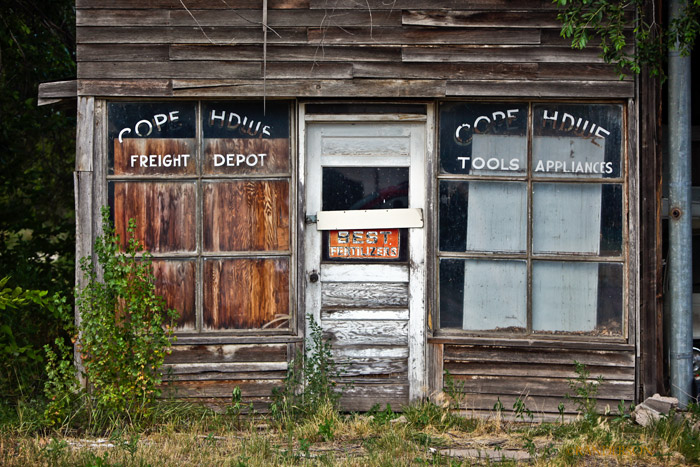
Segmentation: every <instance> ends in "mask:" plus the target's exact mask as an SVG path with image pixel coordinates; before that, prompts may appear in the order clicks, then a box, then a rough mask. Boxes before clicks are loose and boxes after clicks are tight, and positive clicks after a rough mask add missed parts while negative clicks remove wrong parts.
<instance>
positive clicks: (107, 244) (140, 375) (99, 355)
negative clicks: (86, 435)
mask: <svg viewBox="0 0 700 467" xmlns="http://www.w3.org/2000/svg"><path fill="white" fill-rule="evenodd" d="M102 222H103V228H104V234H103V235H101V236H99V237H98V238H97V240H95V254H96V256H97V259H98V263H99V268H101V276H102V278H103V280H100V278H99V276H98V266H97V265H96V264H94V263H93V262H92V261H91V260H90V259H89V258H82V259H81V261H80V268H81V270H82V271H83V272H84V273H85V275H86V276H87V278H88V281H87V285H86V286H85V288H83V289H82V290H81V291H79V292H78V293H77V296H78V300H77V302H78V309H79V311H80V315H81V324H80V336H81V337H80V355H81V358H82V361H83V365H84V367H85V374H86V378H87V380H88V383H89V386H88V387H89V390H90V393H91V394H90V395H91V397H92V398H94V401H95V405H96V409H97V410H98V412H96V413H98V414H101V415H102V416H104V417H105V418H106V419H108V420H109V421H110V422H117V421H119V420H122V419H126V420H127V421H129V422H131V423H133V422H134V421H136V420H139V419H141V418H143V417H145V416H146V415H148V411H149V409H150V408H151V406H152V404H153V402H154V401H155V399H156V397H158V396H159V395H160V389H159V387H158V386H159V385H160V383H161V375H160V367H161V365H162V364H163V361H164V359H165V355H166V353H167V352H169V347H170V340H171V338H172V336H173V327H172V325H173V321H174V320H175V319H176V317H177V313H176V312H175V311H174V310H166V307H165V301H164V300H163V298H162V297H159V296H158V295H156V293H155V277H154V274H153V269H152V267H151V260H150V255H149V254H148V252H143V249H142V247H141V245H140V244H139V242H138V241H137V240H136V239H135V238H134V232H135V229H136V226H135V224H134V222H133V220H130V221H129V228H128V236H129V238H128V239H126V242H122V240H121V239H120V238H119V236H118V235H117V234H116V233H115V231H114V227H113V226H112V225H111V222H110V221H109V209H108V208H103V209H102ZM123 243H125V250H124V251H122V245H123Z"/></svg>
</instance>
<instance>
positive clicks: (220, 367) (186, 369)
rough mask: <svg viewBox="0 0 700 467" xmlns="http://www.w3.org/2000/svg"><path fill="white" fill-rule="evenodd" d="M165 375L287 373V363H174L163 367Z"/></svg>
mask: <svg viewBox="0 0 700 467" xmlns="http://www.w3.org/2000/svg"><path fill="white" fill-rule="evenodd" d="M163 371H164V373H166V374H172V375H182V374H193V373H247V372H259V373H262V372H279V371H287V362H243V363H222V362H216V363H210V362H206V363H175V364H172V363H170V364H165V365H163Z"/></svg>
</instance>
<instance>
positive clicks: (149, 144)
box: [107, 101, 293, 332]
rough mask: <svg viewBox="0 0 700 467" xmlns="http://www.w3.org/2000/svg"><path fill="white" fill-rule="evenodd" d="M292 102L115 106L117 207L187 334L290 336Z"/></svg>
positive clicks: (112, 178) (111, 168)
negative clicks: (131, 227) (273, 333)
mask: <svg viewBox="0 0 700 467" xmlns="http://www.w3.org/2000/svg"><path fill="white" fill-rule="evenodd" d="M290 112H291V106H290V103H289V102H267V103H266V105H265V107H264V106H263V103H262V102H257V101H256V102H253V101H226V102H179V101H178V102H112V103H109V105H108V120H109V126H108V128H109V131H108V133H109V143H108V144H109V151H108V154H109V164H108V173H107V179H108V190H109V203H110V207H111V209H112V213H113V219H114V224H115V229H116V231H117V233H118V234H120V236H121V237H122V239H125V238H126V227H127V225H128V220H129V219H131V218H133V219H135V221H136V225H137V231H136V237H137V238H138V239H139V240H140V241H141V242H143V244H144V245H145V247H146V249H148V250H149V251H150V252H151V253H152V254H153V257H154V258H153V266H154V271H155V274H156V280H157V289H158V292H159V293H161V294H162V295H163V296H164V297H165V298H166V301H167V303H168V306H169V307H172V308H175V309H177V310H178V311H179V313H180V320H179V323H178V330H179V331H180V332H221V331H238V330H263V329H273V330H279V329H289V323H290V322H291V321H290V315H291V310H292V308H291V302H290V289H291V278H292V264H293V261H292V250H293V248H292V233H291V228H290V226H291V225H293V224H292V220H291V215H292V211H291V205H290V199H291V196H290V195H291V189H292V187H291V175H292V163H291V160H292V158H291V157H290V155H291V150H290V148H291V146H290V138H289V135H290Z"/></svg>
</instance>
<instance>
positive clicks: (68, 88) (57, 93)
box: [39, 80, 78, 99]
mask: <svg viewBox="0 0 700 467" xmlns="http://www.w3.org/2000/svg"><path fill="white" fill-rule="evenodd" d="M77 95H78V82H77V81H76V80H69V81H52V82H48V83H39V99H53V98H64V97H76V96H77Z"/></svg>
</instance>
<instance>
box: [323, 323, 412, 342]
mask: <svg viewBox="0 0 700 467" xmlns="http://www.w3.org/2000/svg"><path fill="white" fill-rule="evenodd" d="M322 326H323V335H324V336H325V337H327V338H329V339H330V341H331V344H332V345H333V346H334V347H336V348H338V349H341V348H342V347H344V346H345V345H352V346H357V345H374V346H378V347H381V346H397V345H407V344H408V323H406V322H405V321H368V322H363V321H345V322H343V321H340V322H337V321H333V322H332V324H326V323H325V322H324V323H322Z"/></svg>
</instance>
